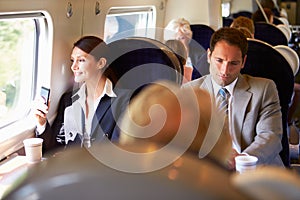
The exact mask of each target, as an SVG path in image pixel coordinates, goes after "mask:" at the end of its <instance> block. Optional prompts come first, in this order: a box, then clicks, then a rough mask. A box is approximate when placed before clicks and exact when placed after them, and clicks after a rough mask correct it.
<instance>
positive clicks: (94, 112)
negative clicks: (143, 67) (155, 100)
mask: <svg viewBox="0 0 300 200" xmlns="http://www.w3.org/2000/svg"><path fill="white" fill-rule="evenodd" d="M108 53H109V50H108V47H107V46H106V44H105V42H104V41H103V40H102V39H100V38H98V37H95V36H85V37H82V38H81V39H79V40H78V41H77V42H75V43H74V46H73V50H72V54H71V62H72V65H71V69H72V71H73V73H74V81H75V82H76V83H82V85H81V87H80V88H79V89H78V91H77V92H75V93H74V94H73V92H72V93H67V95H64V96H63V97H64V98H63V99H61V102H60V105H61V104H62V103H65V105H66V106H65V107H64V106H59V108H60V109H62V110H63V111H62V110H59V111H58V116H57V117H56V118H60V119H61V120H55V123H53V125H52V127H50V125H49V123H48V122H47V118H46V117H47V116H46V114H47V111H48V106H47V105H45V104H44V102H43V101H41V100H37V101H36V104H35V105H36V108H35V116H36V118H37V121H38V124H37V129H36V135H37V136H38V137H41V138H43V139H44V150H49V149H52V148H53V147H57V146H61V145H63V146H66V145H69V144H80V145H81V146H85V147H90V146H91V144H92V142H94V141H102V140H103V139H104V138H108V139H111V140H117V139H118V136H119V129H118V127H117V126H116V122H117V120H118V118H119V116H120V115H121V114H122V112H123V110H125V108H126V106H127V101H128V99H129V98H128V95H127V94H128V92H127V90H124V89H117V88H113V83H112V82H111V80H110V79H109V78H108V77H109V75H108V74H107V72H108V70H107V59H106V57H107V56H108ZM70 97H71V99H70ZM61 115H63V117H62V116H61Z"/></svg>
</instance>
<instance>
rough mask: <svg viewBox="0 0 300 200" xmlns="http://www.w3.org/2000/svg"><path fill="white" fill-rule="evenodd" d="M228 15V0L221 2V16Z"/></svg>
mask: <svg viewBox="0 0 300 200" xmlns="http://www.w3.org/2000/svg"><path fill="white" fill-rule="evenodd" d="M229 15H230V2H224V3H222V17H229Z"/></svg>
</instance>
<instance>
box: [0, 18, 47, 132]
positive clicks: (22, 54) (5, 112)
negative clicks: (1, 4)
mask: <svg viewBox="0 0 300 200" xmlns="http://www.w3.org/2000/svg"><path fill="white" fill-rule="evenodd" d="M43 18H44V17H43V15H42V14H37V13H33V14H28V13H27V14H17V15H0V77H1V78H0V128H3V127H5V126H7V125H8V124H11V123H13V122H15V121H17V120H19V119H21V118H24V116H26V115H27V114H28V112H29V110H30V104H31V102H32V100H33V96H34V92H35V89H36V77H37V62H38V55H37V54H38V49H39V48H40V47H39V46H40V39H41V38H40V36H41V22H43V20H41V19H43Z"/></svg>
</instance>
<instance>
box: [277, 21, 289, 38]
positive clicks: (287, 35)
mask: <svg viewBox="0 0 300 200" xmlns="http://www.w3.org/2000/svg"><path fill="white" fill-rule="evenodd" d="M276 27H277V28H279V29H280V30H281V31H282V32H283V34H284V35H285V37H286V39H287V40H288V41H290V39H291V37H292V31H291V30H290V29H289V28H288V26H286V25H284V24H278V25H277V26H276Z"/></svg>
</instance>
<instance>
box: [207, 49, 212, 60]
mask: <svg viewBox="0 0 300 200" xmlns="http://www.w3.org/2000/svg"><path fill="white" fill-rule="evenodd" d="M210 57H211V51H210V49H209V48H208V49H207V62H208V63H210Z"/></svg>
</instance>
